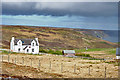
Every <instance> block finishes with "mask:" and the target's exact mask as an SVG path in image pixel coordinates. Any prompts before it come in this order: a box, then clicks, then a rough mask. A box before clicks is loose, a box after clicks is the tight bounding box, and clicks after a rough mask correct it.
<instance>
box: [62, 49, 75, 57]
mask: <svg viewBox="0 0 120 80" xmlns="http://www.w3.org/2000/svg"><path fill="white" fill-rule="evenodd" d="M62 53H63V55H64V56H67V57H74V56H75V50H63V51H62Z"/></svg>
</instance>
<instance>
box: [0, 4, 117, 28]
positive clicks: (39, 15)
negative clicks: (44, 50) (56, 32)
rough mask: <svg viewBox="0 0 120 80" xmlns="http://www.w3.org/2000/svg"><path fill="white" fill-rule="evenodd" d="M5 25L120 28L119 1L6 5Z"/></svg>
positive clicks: (3, 5)
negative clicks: (119, 17) (119, 16)
mask: <svg viewBox="0 0 120 80" xmlns="http://www.w3.org/2000/svg"><path fill="white" fill-rule="evenodd" d="M0 17H2V25H28V26H47V27H64V28H81V29H100V30H117V29H118V3H117V2H2V16H0Z"/></svg>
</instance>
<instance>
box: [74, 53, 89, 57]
mask: <svg viewBox="0 0 120 80" xmlns="http://www.w3.org/2000/svg"><path fill="white" fill-rule="evenodd" d="M75 56H83V57H91V56H90V54H83V53H80V54H75Z"/></svg>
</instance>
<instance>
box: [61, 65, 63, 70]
mask: <svg viewBox="0 0 120 80" xmlns="http://www.w3.org/2000/svg"><path fill="white" fill-rule="evenodd" d="M61 72H63V63H61Z"/></svg>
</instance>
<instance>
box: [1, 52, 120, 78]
mask: <svg viewBox="0 0 120 80" xmlns="http://www.w3.org/2000/svg"><path fill="white" fill-rule="evenodd" d="M22 57H23V58H24V62H23V58H22ZM31 58H32V64H31ZM15 60H16V61H15ZM39 60H40V66H39ZM3 61H5V62H8V55H4V56H3ZM9 62H10V63H14V64H15V63H16V64H17V65H16V66H14V67H13V69H11V70H10V69H9V68H8V67H7V66H9V65H10V64H7V65H5V64H3V65H4V67H3V68H2V69H3V70H5V69H7V68H8V70H6V71H8V74H12V75H15V74H16V73H18V74H17V75H20V76H28V77H31V78H46V77H48V78H53V77H56V78H58V77H59V78H60V77H63V78H104V77H105V66H106V67H107V69H106V77H107V78H117V77H118V66H115V65H113V64H108V63H104V62H103V61H101V60H84V59H80V58H66V57H63V56H55V55H41V56H37V55H24V54H17V55H16V54H12V55H10V60H9ZM50 63H51V64H50ZM61 63H62V65H61ZM75 64H76V66H75ZM18 65H19V66H21V65H22V66H23V67H22V68H21V67H20V68H18V67H19V66H18ZM90 65H91V67H90V73H89V66H90ZM28 66H30V67H33V68H28ZM61 67H62V68H61ZM34 69H35V70H34ZM9 70H10V71H9ZM13 72H15V74H14V73H13ZM96 74H97V75H96Z"/></svg>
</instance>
